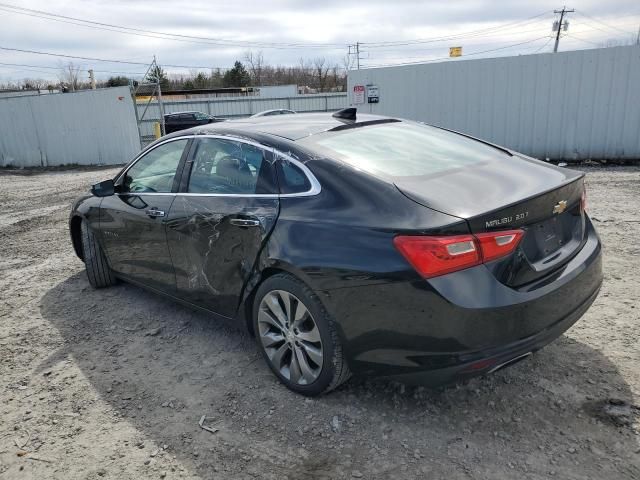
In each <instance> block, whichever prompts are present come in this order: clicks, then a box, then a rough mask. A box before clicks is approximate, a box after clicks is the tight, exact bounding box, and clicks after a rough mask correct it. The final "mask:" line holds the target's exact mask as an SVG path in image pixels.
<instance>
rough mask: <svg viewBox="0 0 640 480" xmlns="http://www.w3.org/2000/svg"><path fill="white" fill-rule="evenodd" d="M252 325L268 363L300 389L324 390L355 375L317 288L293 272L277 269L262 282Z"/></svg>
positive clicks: (314, 392) (284, 380) (306, 391)
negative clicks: (311, 286)
mask: <svg viewBox="0 0 640 480" xmlns="http://www.w3.org/2000/svg"><path fill="white" fill-rule="evenodd" d="M287 302H288V303H289V306H288V308H287ZM305 311H306V313H305ZM283 320H285V321H284V322H283ZM283 323H284V324H283ZM253 328H254V332H255V336H256V342H257V344H258V348H259V349H260V351H261V352H262V356H263V358H264V359H265V361H266V362H267V365H269V368H271V370H272V371H273V373H274V374H275V375H276V377H278V379H279V380H280V381H281V382H282V383H284V384H285V386H287V388H289V389H290V390H293V391H294V392H296V393H300V394H302V395H306V396H317V395H321V394H323V393H327V392H329V391H331V390H333V389H334V388H336V387H338V386H339V385H340V384H342V383H343V382H345V381H346V380H348V379H349V377H350V376H351V372H350V371H349V367H348V365H347V362H346V360H345V359H344V356H343V350H342V342H341V341H340V336H339V334H338V330H337V326H336V323H335V321H334V320H333V319H332V318H331V316H330V315H329V313H328V312H327V310H326V309H325V307H324V305H322V303H321V302H320V299H319V298H318V296H317V295H316V294H315V293H314V292H313V290H311V289H310V288H309V287H308V286H307V285H305V284H304V283H303V282H301V281H300V280H298V279H297V278H295V277H293V276H292V275H289V274H286V273H282V274H277V275H274V276H272V277H269V278H268V279H267V280H265V281H264V282H263V283H262V284H261V285H260V287H259V288H258V291H257V292H256V295H255V301H254V302H253ZM318 350H319V352H318Z"/></svg>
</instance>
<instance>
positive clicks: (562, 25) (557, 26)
mask: <svg viewBox="0 0 640 480" xmlns="http://www.w3.org/2000/svg"><path fill="white" fill-rule="evenodd" d="M573 12H575V10H574V9H573V8H572V9H571V10H567V7H562V10H554V11H553V13H559V14H560V21H558V22H554V24H553V28H554V30H556V44H555V45H554V46H553V53H556V52H557V51H558V44H559V43H560V31H561V30H562V29H563V28H564V30H565V31H566V30H567V29H568V28H569V22H566V21H564V16H565V14H567V13H573Z"/></svg>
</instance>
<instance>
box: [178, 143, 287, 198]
mask: <svg viewBox="0 0 640 480" xmlns="http://www.w3.org/2000/svg"><path fill="white" fill-rule="evenodd" d="M187 191H188V192H190V193H220V194H225V193H226V194H265V193H275V189H274V180H273V168H272V165H271V163H270V162H269V161H268V160H266V159H265V151H264V150H262V149H261V148H258V147H255V146H253V145H249V144H246V143H242V142H236V141H232V140H223V139H218V138H202V139H199V140H198V143H197V144H196V150H195V153H194V157H193V164H192V167H191V176H190V178H189V186H188V190H187Z"/></svg>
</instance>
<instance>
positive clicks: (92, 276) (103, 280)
mask: <svg viewBox="0 0 640 480" xmlns="http://www.w3.org/2000/svg"><path fill="white" fill-rule="evenodd" d="M80 228H81V233H82V253H83V258H84V266H85V269H86V270H87V278H88V279H89V283H90V284H91V286H92V287H93V288H103V287H109V286H111V285H114V284H115V283H116V282H117V279H116V276H115V275H114V274H113V271H112V270H111V268H110V267H109V264H108V263H107V259H106V257H105V256H104V252H103V251H102V247H101V246H100V244H99V243H98V240H96V237H95V235H94V234H93V232H92V231H91V229H90V228H89V225H87V222H86V221H84V220H83V221H82V225H81V227H80Z"/></svg>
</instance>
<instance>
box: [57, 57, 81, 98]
mask: <svg viewBox="0 0 640 480" xmlns="http://www.w3.org/2000/svg"><path fill="white" fill-rule="evenodd" d="M58 76H59V79H60V83H62V84H64V85H66V86H67V87H68V88H69V89H70V90H71V91H72V92H75V91H76V90H77V89H78V87H79V86H80V82H79V81H78V77H79V76H80V66H79V65H76V64H74V63H73V62H67V63H61V64H60V73H59V75H58Z"/></svg>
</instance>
